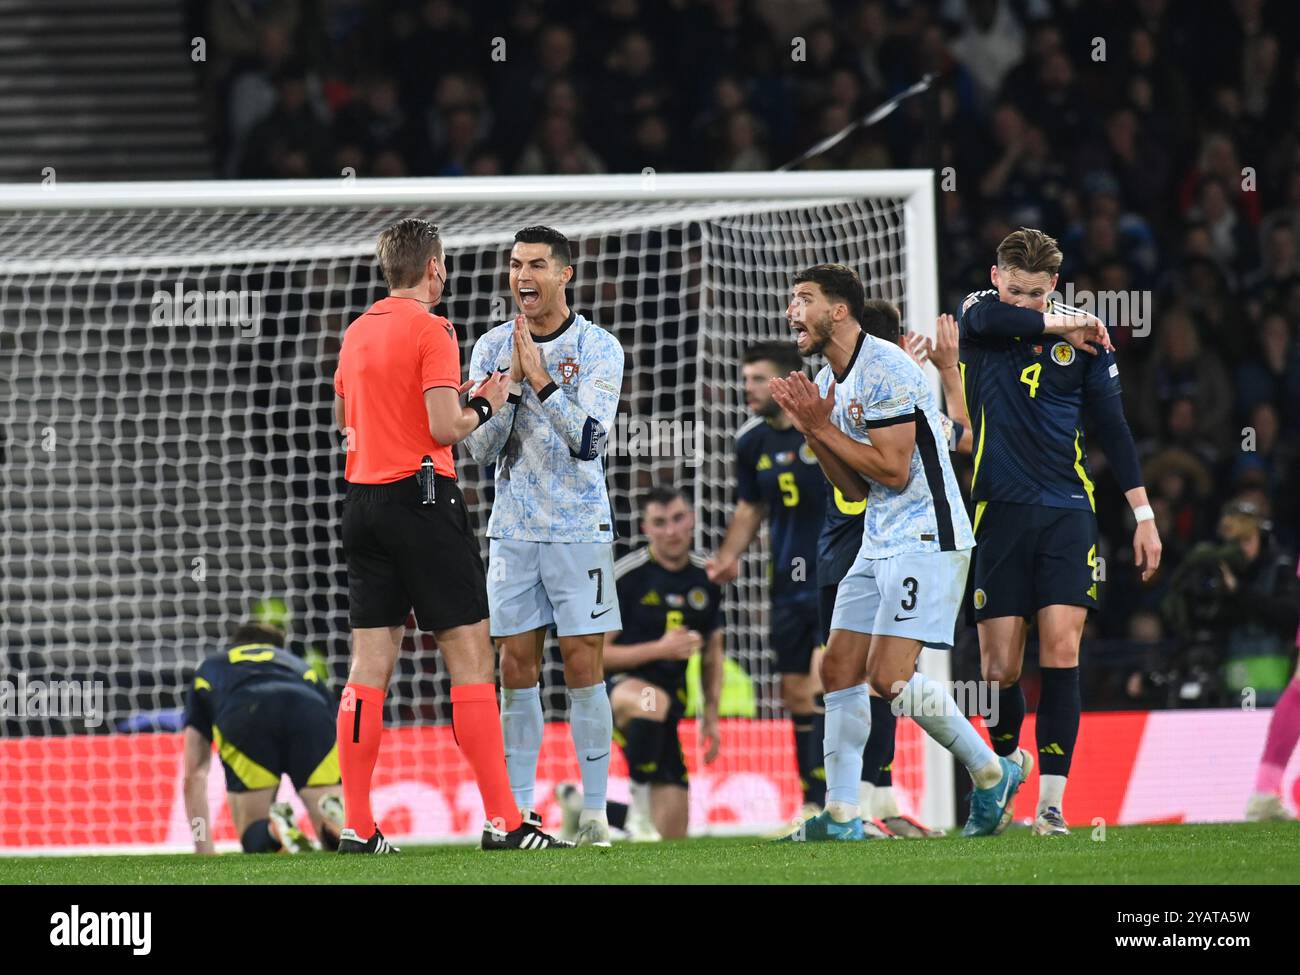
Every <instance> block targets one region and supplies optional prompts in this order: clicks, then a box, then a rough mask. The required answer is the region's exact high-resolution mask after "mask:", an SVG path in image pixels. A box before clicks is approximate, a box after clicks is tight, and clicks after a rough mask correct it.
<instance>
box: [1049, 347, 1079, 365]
mask: <svg viewBox="0 0 1300 975" xmlns="http://www.w3.org/2000/svg"><path fill="white" fill-rule="evenodd" d="M1052 361H1053V362H1055V363H1056V364H1057V365H1058V366H1068V365H1069V364H1070V363H1071V362H1073V361H1074V346H1072V345H1071V344H1070V343H1069V342H1057V343H1056V344H1055V345H1054V346H1052Z"/></svg>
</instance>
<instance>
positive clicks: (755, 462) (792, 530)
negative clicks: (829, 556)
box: [736, 417, 826, 600]
mask: <svg viewBox="0 0 1300 975" xmlns="http://www.w3.org/2000/svg"><path fill="white" fill-rule="evenodd" d="M825 492H826V479H825V477H824V476H823V475H822V469H821V466H820V465H819V464H818V463H817V457H816V455H815V454H813V452H812V448H810V447H809V446H808V445H807V444H806V443H804V439H803V434H801V433H800V432H799V431H798V430H796V429H794V427H790V428H789V429H787V430H778V429H776V427H774V426H772V424H771V423H769V422H768V421H767V420H766V419H763V418H761V417H756V418H755V419H753V420H751V421H750V422H749V423H746V424H745V425H744V426H743V427H741V428H740V433H739V434H738V435H737V437H736V495H737V497H739V498H740V499H741V500H742V501H748V502H749V503H750V504H760V505H764V506H765V507H766V509H767V516H768V535H769V537H770V539H771V544H772V559H771V585H772V598H773V600H781V599H786V598H799V597H806V598H810V599H811V598H814V597H815V596H816V594H817V548H818V543H817V539H818V535H819V534H820V532H821V529H822V518H823V516H824V514H825V511H826V494H825Z"/></svg>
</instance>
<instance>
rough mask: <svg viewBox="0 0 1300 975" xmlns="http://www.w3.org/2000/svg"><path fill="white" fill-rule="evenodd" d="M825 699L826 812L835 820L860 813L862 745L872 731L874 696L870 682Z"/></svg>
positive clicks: (834, 693) (853, 817) (853, 816)
mask: <svg viewBox="0 0 1300 975" xmlns="http://www.w3.org/2000/svg"><path fill="white" fill-rule="evenodd" d="M825 700H826V736H825V738H823V739H822V745H823V752H824V754H825V761H824V764H825V767H826V812H827V813H828V814H829V815H830V817H831V819H833V820H835V821H836V822H841V823H842V822H847V821H848V820H850V819H855V818H857V816H858V815H859V809H858V788H859V786H860V784H861V782H862V749H864V748H865V747H866V746H867V737H868V736H869V735H870V734H871V699H870V697H868V695H867V685H866V684H857V685H855V686H853V687H846V688H844V689H843V690H839V691H831V692H830V693H828V694H827V695H826V696H825Z"/></svg>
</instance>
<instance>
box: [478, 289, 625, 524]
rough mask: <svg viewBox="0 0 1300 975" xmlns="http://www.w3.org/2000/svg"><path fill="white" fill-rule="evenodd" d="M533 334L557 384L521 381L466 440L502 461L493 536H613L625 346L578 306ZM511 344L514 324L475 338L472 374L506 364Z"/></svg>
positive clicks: (481, 454)
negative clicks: (612, 486) (612, 460)
mask: <svg viewBox="0 0 1300 975" xmlns="http://www.w3.org/2000/svg"><path fill="white" fill-rule="evenodd" d="M534 341H535V342H536V343H537V348H538V350H539V351H540V352H541V354H542V361H543V362H544V363H545V365H546V371H547V372H548V373H550V375H551V379H552V380H554V383H553V385H554V388H553V389H552V390H551V391H550V393H549V394H548V395H547V396H546V398H545V399H544V400H543V399H541V398H540V397H539V396H538V394H537V393H535V392H534V391H533V388H532V387H531V386H530V385H529V384H528V382H527V381H525V382H524V384H523V386H524V391H523V395H522V396H521V398H520V400H519V402H518V403H507V404H506V405H505V406H503V407H502V408H501V409H500V410H499V411H497V412H496V413H495V414H493V416H492V418H491V419H490V420H488V421H487V423H484V424H483V425H482V426H481V427H479V428H478V429H477V430H475V431H474V432H473V433H471V434H470V435H469V437H467V438H466V440H465V445H466V446H467V447H468V448H469V452H470V454H471V455H472V456H473V457H474V460H475V461H477V462H478V463H479V464H481V465H483V466H487V465H489V464H495V465H496V500H495V501H494V502H493V504H492V516H491V518H490V519H489V520H488V537H489V538H513V539H519V540H521V541H529V542H612V541H613V540H614V513H613V510H612V509H611V507H610V504H609V493H608V491H607V490H606V488H605V462H604V460H603V458H602V454H603V453H604V450H605V438H606V436H607V435H608V433H609V431H610V430H612V429H613V425H614V414H615V413H616V412H617V411H618V400H619V396H620V394H621V392H622V389H623V347H622V346H621V345H619V344H618V339H616V338H614V336H613V335H611V334H610V333H609V332H607V331H605V330H604V329H603V328H601V327H600V326H599V325H595V324H593V323H592V322H589V321H588V320H587V319H585V318H583V317H582V316H581V315H579V314H578V313H577V312H570V314H569V318H568V320H567V321H566V322H565V323H564V324H563V325H561V326H560V328H559V329H558V330H557V331H555V332H552V333H551V334H550V335H547V336H544V337H542V338H538V337H536V336H534ZM513 352H514V322H513V321H509V322H504V323H502V324H500V325H497V326H496V327H495V328H492V329H490V330H489V331H487V332H486V333H485V334H484V335H483V336H482V337H481V338H480V339H479V340H478V341H477V342H475V343H474V352H473V354H472V355H471V356H470V363H469V378H470V379H472V380H474V381H475V382H477V381H479V380H481V379H483V378H484V377H485V376H487V374H488V373H489V372H491V371H493V370H500V371H509V369H510V357H511V355H512V354H513ZM543 392H545V390H544V391H543Z"/></svg>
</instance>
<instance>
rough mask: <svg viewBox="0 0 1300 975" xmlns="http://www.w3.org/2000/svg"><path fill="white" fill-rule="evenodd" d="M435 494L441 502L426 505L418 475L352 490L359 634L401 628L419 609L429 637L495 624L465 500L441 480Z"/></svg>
mask: <svg viewBox="0 0 1300 975" xmlns="http://www.w3.org/2000/svg"><path fill="white" fill-rule="evenodd" d="M435 494H436V496H437V501H436V502H435V503H433V504H421V502H420V487H419V481H418V479H417V478H416V477H414V476H412V477H408V478H405V479H404V480H401V481H394V482H393V483H392V484H349V485H348V493H347V498H346V499H345V500H344V503H343V553H344V555H345V556H346V557H347V563H348V602H349V620H350V622H351V623H352V627H353V629H358V628H361V629H366V628H371V627H381V626H401V625H402V624H404V623H405V622H406V617H407V614H408V613H410V611H411V609H412V608H414V609H415V619H416V622H417V623H418V624H419V627H420V629H422V630H429V631H433V630H445V629H449V628H451V627H453V626H464V625H466V624H469V623H477V622H478V621H479V620H485V619H487V616H488V603H487V577H486V575H485V574H484V571H483V559H482V557H481V556H480V555H479V547H478V540H477V539H476V538H475V537H474V532H473V530H472V528H471V527H470V518H469V511H468V509H467V508H466V506H465V498H464V496H463V495H462V494H461V493H460V487H459V486H458V485H457V484H456V480H455V478H451V477H444V476H443V475H441V474H440V475H438V476H437V489H436V492H435Z"/></svg>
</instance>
